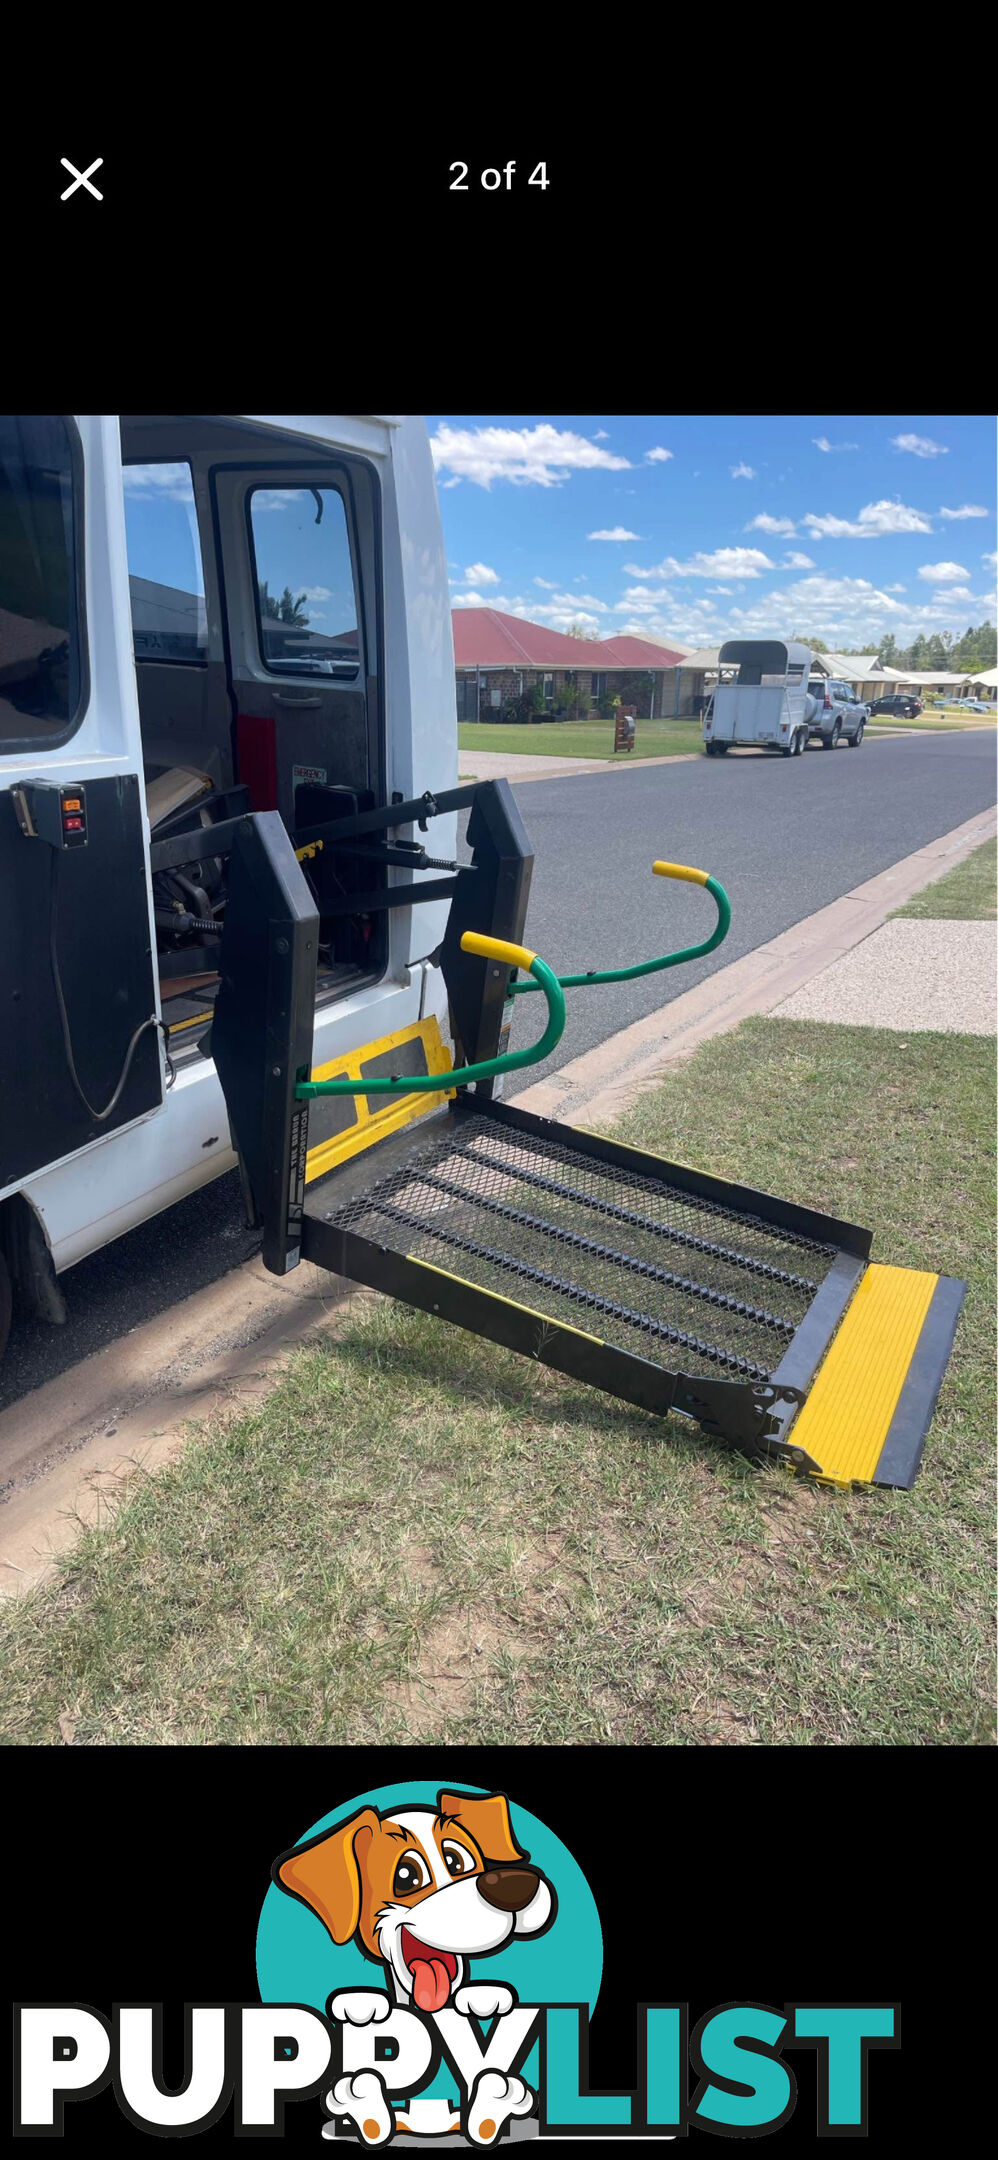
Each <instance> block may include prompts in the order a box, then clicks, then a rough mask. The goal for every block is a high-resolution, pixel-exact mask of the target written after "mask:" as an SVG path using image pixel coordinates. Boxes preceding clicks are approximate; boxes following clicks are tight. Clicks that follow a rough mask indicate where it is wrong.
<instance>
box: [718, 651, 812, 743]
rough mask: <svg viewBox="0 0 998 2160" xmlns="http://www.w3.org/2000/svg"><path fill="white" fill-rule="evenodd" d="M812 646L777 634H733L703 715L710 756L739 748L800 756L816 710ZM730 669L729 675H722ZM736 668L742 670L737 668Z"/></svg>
mask: <svg viewBox="0 0 998 2160" xmlns="http://www.w3.org/2000/svg"><path fill="white" fill-rule="evenodd" d="M810 666H811V654H810V650H809V648H808V646H806V645H794V644H786V643H783V642H781V641H780V640H778V639H775V638H747V639H733V640H731V641H730V642H729V643H728V644H727V645H722V646H721V649H720V652H719V654H718V671H719V675H720V676H721V678H722V679H721V680H719V681H718V685H717V688H716V690H715V691H714V694H713V697H712V698H711V699H710V702H709V704H708V706H707V709H706V711H705V713H704V716H703V740H704V747H705V749H706V752H707V756H708V757H725V756H726V755H727V752H728V751H729V750H730V749H731V748H732V746H733V745H735V746H737V747H738V748H745V749H748V748H753V749H758V750H779V751H781V752H782V754H783V756H784V757H799V756H800V754H801V752H802V750H806V748H807V744H808V739H809V736H810V732H811V728H810V723H811V720H812V718H813V716H814V714H815V712H816V710H817V707H816V704H815V700H814V699H813V698H812V697H811V696H809V694H808V687H807V679H808V672H809V670H810ZM725 669H728V671H729V679H728V680H727V681H725V680H723V676H724V671H725ZM735 671H737V672H735Z"/></svg>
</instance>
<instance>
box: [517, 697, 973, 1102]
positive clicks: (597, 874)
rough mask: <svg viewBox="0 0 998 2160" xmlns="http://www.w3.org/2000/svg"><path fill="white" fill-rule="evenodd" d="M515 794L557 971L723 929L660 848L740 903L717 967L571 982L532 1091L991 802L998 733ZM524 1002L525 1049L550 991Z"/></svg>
mask: <svg viewBox="0 0 998 2160" xmlns="http://www.w3.org/2000/svg"><path fill="white" fill-rule="evenodd" d="M515 792H516V799H517V803H518V805H519V809H520V814H521V816H522V818H523V821H524V824H525V825H526V828H527V831H528V833H529V835H530V839H531V841H532V843H533V848H534V856H535V861H534V872H533V882H532V885H531V891H530V908H529V912H528V916H527V943H528V945H530V946H532V947H533V948H534V949H535V950H536V951H537V952H539V953H540V954H541V955H542V957H543V958H544V959H545V960H548V961H550V963H551V965H552V967H554V968H555V969H556V971H557V973H558V974H559V975H569V974H576V973H578V972H579V971H580V970H581V969H583V968H590V967H594V968H614V967H630V966H632V965H633V963H634V962H635V961H636V960H643V959H650V958H651V957H652V955H653V954H656V953H663V952H673V951H675V950H677V949H678V948H680V947H683V946H687V945H695V944H699V943H701V942H702V940H703V938H704V937H706V936H708V935H709V933H710V931H711V930H712V929H713V926H714V921H715V914H714V907H713V903H712V901H711V900H710V898H709V896H708V895H706V894H704V892H703V891H702V890H701V889H700V888H699V887H697V886H694V885H683V884H679V883H678V882H677V881H676V880H675V879H673V878H656V877H653V876H652V874H651V866H652V863H653V862H654V861H655V859H656V857H658V858H662V859H664V860H665V861H666V862H681V863H689V864H691V865H693V866H694V867H695V868H697V869H700V870H708V871H710V872H711V873H712V874H713V875H714V876H715V877H717V878H719V879H720V882H721V884H722V885H723V886H724V888H725V890H726V892H727V894H728V897H729V899H730V901H731V929H730V930H729V932H728V935H727V937H726V939H725V941H724V944H723V945H720V946H718V948H717V950H716V951H715V952H713V953H711V954H709V956H708V958H707V959H706V960H700V961H697V962H694V963H692V964H691V965H689V966H685V967H681V968H676V969H671V968H670V969H667V970H666V971H665V972H664V973H662V974H660V975H645V976H642V977H639V979H638V981H637V982H631V983H616V984H608V985H606V986H604V987H598V988H596V989H594V990H582V989H580V990H575V991H572V992H569V995H568V1001H567V1002H568V1018H567V1022H566V1026H565V1032H564V1034H563V1036H562V1038H561V1041H560V1043H559V1045H558V1048H557V1050H556V1051H555V1053H554V1055H553V1057H552V1058H550V1059H549V1060H548V1062H547V1064H546V1065H544V1066H537V1067H532V1068H530V1069H529V1070H528V1071H526V1072H525V1073H524V1075H523V1078H522V1085H523V1086H525V1087H526V1086H529V1084H530V1082H531V1081H532V1080H534V1079H539V1078H540V1077H541V1074H542V1073H543V1072H554V1071H556V1070H557V1068H558V1066H559V1065H563V1064H566V1063H567V1061H568V1060H569V1059H570V1058H574V1057H578V1056H579V1055H580V1054H581V1053H582V1052H583V1051H584V1050H591V1049H592V1048H593V1047H594V1046H595V1045H596V1044H597V1043H600V1042H605V1040H606V1038H607V1036H608V1035H613V1034H616V1032H617V1030H618V1029H619V1028H623V1027H629V1026H630V1024H631V1022H632V1021H634V1020H640V1019H643V1018H644V1016H645V1014H646V1013H650V1012H657V1011H658V1010H660V1008H661V1007H662V1006H663V1005H666V1004H668V1003H669V1001H670V999H672V998H674V997H678V996H679V995H680V994H681V992H682V991H684V990H691V989H692V988H693V987H694V985H695V984H696V983H698V982H701V981H702V980H703V978H704V976H706V975H711V974H713V973H714V972H715V970H716V969H718V968H722V967H727V966H728V964H729V962H730V961H732V960H739V959H741V957H742V955H743V954H744V953H748V952H752V951H754V949H755V947H756V946H757V945H763V944H765V943H766V942H767V940H768V939H769V938H774V937H777V936H778V935H779V933H780V931H781V930H789V929H790V928H791V926H792V924H794V923H796V922H801V921H802V920H803V918H804V917H805V916H807V915H813V914H814V913H815V912H816V910H817V909H818V908H822V907H827V906H828V904H829V902H830V901H832V900H838V899H839V898H840V897H841V895H842V894H843V893H846V892H849V891H850V890H851V888H852V887H853V886H854V885H861V884H862V883H863V881H864V879H866V878H871V877H875V876H876V874H877V872H878V871H879V870H886V869H889V867H890V865H891V864H892V863H895V862H899V861H900V860H901V858H902V857H903V856H905V855H911V854H913V853H914V851H915V849H916V848H919V847H924V846H925V844H926V842H927V841H929V840H935V839H937V838H938V835H939V834H940V833H944V832H949V831H950V830H951V829H952V828H953V826H955V825H961V824H963V822H964V821H965V819H967V818H970V817H973V816H975V815H976V813H977V812H978V811H980V810H986V809H987V808H988V807H989V806H990V804H991V803H993V802H994V800H995V792H996V789H995V737H994V735H993V734H992V733H991V731H990V730H988V731H987V732H986V733H984V732H982V733H980V734H966V735H958V736H943V735H930V734H924V735H918V736H916V735H906V736H895V737H893V738H890V737H879V738H878V737H875V736H874V737H870V736H868V737H867V739H866V741H865V742H864V743H863V744H862V745H861V747H860V749H859V750H848V749H846V748H845V746H844V745H843V746H842V747H841V748H839V749H838V750H836V751H835V752H829V751H825V750H821V749H818V748H812V749H810V750H808V751H807V752H806V754H805V756H804V757H801V758H774V757H770V756H767V755H766V753H765V752H760V753H754V752H748V751H744V752H740V753H738V754H737V755H736V756H730V755H729V756H728V757H726V758H712V759H707V758H698V759H697V760H695V761H693V760H691V761H690V762H689V763H685V762H684V763H682V764H672V763H663V764H661V765H646V766H644V767H643V768H641V769H640V770H638V771H636V772H635V773H634V774H633V775H631V776H628V775H627V774H626V773H623V774H622V773H620V772H618V771H616V770H615V771H613V772H611V773H606V774H603V773H593V774H587V775H585V776H580V777H579V778H578V779H575V780H571V781H560V780H551V781H545V780H535V781H531V782H530V783H529V785H528V786H526V787H521V788H519V789H518V790H516V791H515ZM516 1003H517V1006H518V1008H519V1009H518V1011H517V1015H516V1022H515V1028H516V1032H515V1035H514V1038H513V1039H514V1041H515V1043H516V1044H517V1045H519V1044H520V1043H522V1042H528V1041H529V1040H530V1038H531V1035H536V1034H538V1033H539V1032H540V1025H541V1019H540V1013H539V1011H538V1010H537V1009H536V1008H537V1007H539V1006H540V1005H541V1003H542V1000H541V998H540V995H539V993H538V994H535V995H532V996H530V997H524V998H518V999H517V1001H516ZM512 1086H513V1083H512V1082H511V1083H510V1087H511V1088H512Z"/></svg>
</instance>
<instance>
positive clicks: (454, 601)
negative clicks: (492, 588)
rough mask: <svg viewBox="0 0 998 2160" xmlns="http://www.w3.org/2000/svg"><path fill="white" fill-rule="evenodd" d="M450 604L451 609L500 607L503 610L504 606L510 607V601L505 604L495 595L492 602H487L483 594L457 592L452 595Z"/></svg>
mask: <svg viewBox="0 0 998 2160" xmlns="http://www.w3.org/2000/svg"><path fill="white" fill-rule="evenodd" d="M450 604H451V607H498V608H502V607H504V606H508V605H509V603H508V601H505V602H504V601H502V600H499V599H497V598H496V597H495V596H494V595H493V597H492V599H491V600H486V599H485V597H484V595H483V594H482V593H480V592H456V593H452V594H451V596H450Z"/></svg>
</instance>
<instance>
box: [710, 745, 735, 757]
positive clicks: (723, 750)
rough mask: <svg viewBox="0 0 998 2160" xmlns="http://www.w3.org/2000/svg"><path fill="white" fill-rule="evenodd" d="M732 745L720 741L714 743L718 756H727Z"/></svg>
mask: <svg viewBox="0 0 998 2160" xmlns="http://www.w3.org/2000/svg"><path fill="white" fill-rule="evenodd" d="M730 747H731V745H730V743H726V742H719V743H715V744H714V748H715V750H716V752H717V755H718V757H727V755H728V751H729V749H730Z"/></svg>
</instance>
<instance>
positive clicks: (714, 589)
mask: <svg viewBox="0 0 998 2160" xmlns="http://www.w3.org/2000/svg"><path fill="white" fill-rule="evenodd" d="M731 590H732V588H731V586H730V585H708V587H707V591H708V592H709V593H726V594H727V596H728V598H729V599H730V597H731ZM694 604H695V605H696V604H697V603H694ZM699 605H700V606H701V607H703V606H704V605H705V603H704V602H703V601H702V600H701V601H700V602H699Z"/></svg>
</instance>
